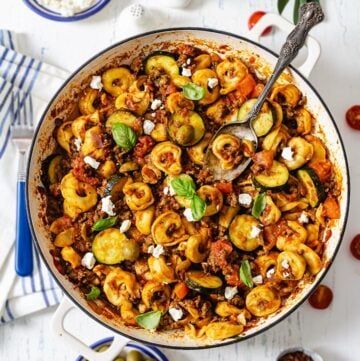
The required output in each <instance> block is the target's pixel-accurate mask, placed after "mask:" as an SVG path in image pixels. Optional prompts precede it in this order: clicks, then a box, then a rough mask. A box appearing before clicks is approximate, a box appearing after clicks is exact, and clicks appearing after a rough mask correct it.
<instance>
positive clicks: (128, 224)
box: [120, 219, 131, 233]
mask: <svg viewBox="0 0 360 361" xmlns="http://www.w3.org/2000/svg"><path fill="white" fill-rule="evenodd" d="M130 227H131V221H130V220H129V219H126V220H125V221H122V222H121V225H120V232H121V233H125V232H127V231H128V230H129V228H130Z"/></svg>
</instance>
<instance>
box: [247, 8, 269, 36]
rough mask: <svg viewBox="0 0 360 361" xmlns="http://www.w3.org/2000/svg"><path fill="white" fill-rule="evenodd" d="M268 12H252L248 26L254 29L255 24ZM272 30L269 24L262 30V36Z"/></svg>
mask: <svg viewBox="0 0 360 361" xmlns="http://www.w3.org/2000/svg"><path fill="white" fill-rule="evenodd" d="M265 14H266V12H265V11H255V12H254V13H252V14H251V16H250V17H249V21H248V27H249V30H250V29H252V28H253V27H254V26H255V24H257V22H258V21H259V20H260V19H261V18H262V17H263V16H264V15H265ZM271 31H272V27H271V26H269V27H267V28H266V29H265V30H264V31H263V32H262V34H261V35H262V36H265V35H268V34H270V33H271Z"/></svg>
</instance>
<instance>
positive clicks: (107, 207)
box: [101, 196, 116, 216]
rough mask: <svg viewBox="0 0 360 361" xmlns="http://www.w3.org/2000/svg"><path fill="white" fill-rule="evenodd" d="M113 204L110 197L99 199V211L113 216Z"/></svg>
mask: <svg viewBox="0 0 360 361" xmlns="http://www.w3.org/2000/svg"><path fill="white" fill-rule="evenodd" d="M114 208H115V204H114V203H113V202H111V196H107V197H104V198H102V199H101V210H102V211H103V212H105V213H107V214H108V215H109V216H115V214H116V213H115V212H114Z"/></svg>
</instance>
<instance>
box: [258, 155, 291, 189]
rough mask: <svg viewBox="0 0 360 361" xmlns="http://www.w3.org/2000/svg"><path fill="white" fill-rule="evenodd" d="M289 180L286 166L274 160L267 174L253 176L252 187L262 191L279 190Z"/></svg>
mask: <svg viewBox="0 0 360 361" xmlns="http://www.w3.org/2000/svg"><path fill="white" fill-rule="evenodd" d="M288 179H289V170H288V169H287V168H286V166H285V165H284V164H282V163H280V162H278V161H276V160H274V163H273V166H272V167H271V168H270V170H268V171H267V172H264V173H260V174H258V175H256V176H254V179H253V181H254V185H255V186H256V187H258V188H261V189H262V190H268V189H270V190H277V189H281V187H283V186H284V185H285V184H286V183H287V181H288Z"/></svg>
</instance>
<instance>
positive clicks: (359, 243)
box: [350, 234, 360, 260]
mask: <svg viewBox="0 0 360 361" xmlns="http://www.w3.org/2000/svg"><path fill="white" fill-rule="evenodd" d="M350 251H351V253H352V255H353V256H354V257H355V258H357V259H359V260H360V234H357V235H356V236H355V237H354V239H353V240H352V241H351V243H350Z"/></svg>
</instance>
